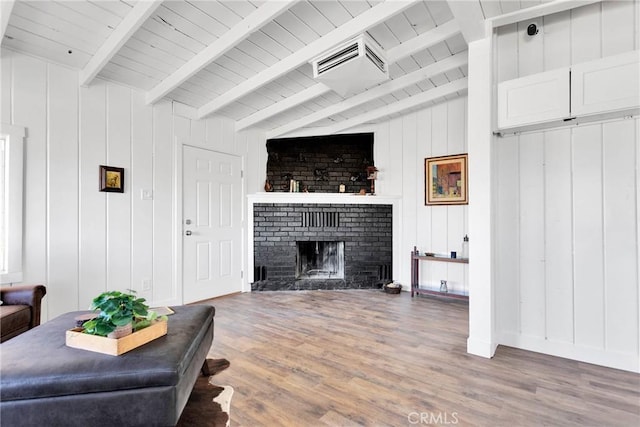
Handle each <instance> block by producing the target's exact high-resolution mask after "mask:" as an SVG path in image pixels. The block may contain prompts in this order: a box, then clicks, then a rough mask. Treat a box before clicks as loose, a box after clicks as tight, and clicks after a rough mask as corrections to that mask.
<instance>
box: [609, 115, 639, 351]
mask: <svg viewBox="0 0 640 427" xmlns="http://www.w3.org/2000/svg"><path fill="white" fill-rule="evenodd" d="M602 127H603V129H602V135H603V140H604V141H605V142H606V143H605V144H604V147H603V149H604V154H603V157H604V164H603V169H604V170H603V181H604V189H603V190H604V203H603V206H604V212H603V215H604V302H605V305H604V310H605V337H606V342H605V346H606V348H607V350H610V351H614V352H621V353H633V352H636V353H637V352H638V341H637V339H635V337H637V336H638V328H639V327H640V325H639V324H638V306H637V300H638V292H639V290H638V275H637V268H638V266H637V264H638V246H637V241H636V239H634V237H633V236H637V232H638V231H637V229H638V211H637V210H636V206H635V203H634V202H635V194H636V185H637V184H636V173H637V172H636V170H635V166H636V165H635V163H636V162H635V157H636V155H635V152H636V150H637V149H638V143H637V141H638V138H637V136H636V137H635V141H634V138H633V136H634V134H635V123H634V120H623V121H617V122H612V123H605V124H603V126H602Z"/></svg>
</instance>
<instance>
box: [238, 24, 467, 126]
mask: <svg viewBox="0 0 640 427" xmlns="http://www.w3.org/2000/svg"><path fill="white" fill-rule="evenodd" d="M459 32H460V27H459V26H458V23H457V22H456V21H455V20H451V21H449V22H446V23H444V24H442V25H440V26H438V27H436V28H434V29H432V30H429V31H427V32H424V33H422V34H420V35H419V36H417V37H414V38H412V39H410V40H407V41H405V42H404V43H401V44H399V45H398V46H396V47H393V48H391V49H389V50H387V52H386V55H385V56H386V59H387V65H391V64H393V63H394V62H398V61H399V60H401V59H403V58H406V57H408V56H411V55H413V54H415V53H417V52H420V51H422V50H425V49H428V48H429V47H431V46H435V45H436V44H438V43H441V42H443V41H445V40H447V39H450V38H451V37H453V36H455V35H456V34H458V33H459ZM328 92H331V89H330V88H329V87H328V86H326V85H325V84H323V83H318V84H315V85H313V86H311V87H309V88H307V89H305V90H304V91H302V92H298V93H296V94H295V95H293V96H290V97H288V98H286V99H284V100H282V101H279V102H277V103H275V104H273V105H271V106H269V107H267V108H264V109H262V110H260V111H257V112H255V113H253V114H251V115H250V116H247V117H245V118H244V119H241V120H238V121H237V122H236V131H240V130H242V129H246V128H248V127H250V126H253V125H255V124H256V123H259V122H261V121H263V120H266V119H268V118H269V117H273V116H275V115H277V114H280V113H282V112H284V111H286V110H288V109H290V108H293V107H295V106H298V105H300V104H303V103H305V102H307V101H310V100H311V99H313V98H316V97H318V96H322V95H324V94H326V93H328ZM323 111H324V110H323ZM314 121H317V120H314ZM311 123H312V122H311ZM291 130H293V129H291Z"/></svg>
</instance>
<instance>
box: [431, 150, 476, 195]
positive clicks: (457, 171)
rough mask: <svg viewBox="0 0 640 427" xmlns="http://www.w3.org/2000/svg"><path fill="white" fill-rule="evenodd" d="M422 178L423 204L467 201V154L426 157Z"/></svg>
mask: <svg viewBox="0 0 640 427" xmlns="http://www.w3.org/2000/svg"><path fill="white" fill-rule="evenodd" d="M424 179H425V205H466V204H468V203H469V197H468V182H467V154H457V155H453V156H441V157H429V158H426V159H425V160H424Z"/></svg>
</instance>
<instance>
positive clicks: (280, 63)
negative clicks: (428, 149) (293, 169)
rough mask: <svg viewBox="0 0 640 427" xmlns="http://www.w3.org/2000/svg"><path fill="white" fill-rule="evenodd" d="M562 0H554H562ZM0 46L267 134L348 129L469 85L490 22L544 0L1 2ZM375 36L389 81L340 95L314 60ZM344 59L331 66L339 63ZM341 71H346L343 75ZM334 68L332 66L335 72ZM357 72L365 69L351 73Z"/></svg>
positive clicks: (86, 79) (88, 79)
mask: <svg viewBox="0 0 640 427" xmlns="http://www.w3.org/2000/svg"><path fill="white" fill-rule="evenodd" d="M558 1H561V0H556V2H558ZM2 2H3V12H5V13H6V11H9V12H10V15H9V19H8V23H5V18H3V38H2V46H3V47H6V48H8V49H12V50H16V51H19V52H24V53H27V54H30V55H35V56H38V57H43V58H46V59H48V60H50V61H53V62H56V63H60V64H64V65H67V66H70V67H73V68H76V69H78V70H79V76H80V78H79V84H80V85H84V86H86V85H91V84H92V82H93V81H94V79H95V78H102V79H105V80H109V81H113V82H117V83H120V84H123V85H127V86H129V87H133V88H136V89H138V90H141V91H144V92H145V93H146V99H147V103H149V104H152V103H155V102H157V101H158V100H161V99H163V98H166V99H171V100H174V101H177V102H180V103H183V104H186V105H188V106H191V107H193V108H194V110H195V111H197V116H198V117H199V118H204V117H208V116H211V115H221V116H224V117H228V118H230V119H232V120H234V121H235V123H236V129H237V130H242V129H247V128H251V127H257V128H260V129H263V130H265V132H266V135H267V137H269V138H272V137H280V136H290V135H294V134H305V132H307V133H308V134H313V133H314V132H316V131H317V130H318V128H322V129H323V133H333V132H339V131H342V130H346V129H349V128H352V127H354V126H358V125H360V124H363V123H375V122H377V121H380V120H387V119H389V118H390V117H393V116H396V115H400V114H405V113H407V112H409V111H412V110H416V109H420V108H424V107H425V106H427V105H429V104H432V103H437V102H441V101H442V100H443V99H448V98H453V97H456V96H460V95H461V94H464V93H465V92H466V89H467V79H466V76H467V41H468V40H469V39H470V38H473V37H474V36H473V31H472V30H473V28H474V27H475V28H479V26H480V25H482V24H483V21H484V20H486V19H490V18H493V17H497V16H505V15H508V14H510V13H513V12H515V11H518V10H520V9H524V8H531V7H534V8H535V7H539V6H540V5H541V4H542V3H546V2H545V1H543V0H539V1H536V0H534V1H529V0H522V1H518V0H515V1H514V0H448V1H432V0H413V1H406V0H399V1H398V0H387V1H381V0H307V1H302V0H299V1H294V0H290V1H285V0H275V1H274V0H267V1H264V0H251V1H245V0H225V1H212V0H193V1H170V0H167V1H160V0H138V1H136V0H106V1H105V0H96V1H83V0H68V1H66V0H61V1H52V0H46V1H31V0H29V1H25V0H16V1H9V2H7V0H2ZM362 34H366V35H367V36H369V39H370V40H371V41H372V43H374V44H375V48H376V49H378V52H380V53H381V56H382V57H383V58H384V60H385V62H386V65H385V66H386V67H387V71H388V75H389V77H388V79H387V80H385V81H383V82H381V83H378V84H376V85H373V86H372V87H368V88H365V89H361V90H359V91H355V92H353V93H349V94H348V95H341V94H340V93H338V92H336V91H334V90H332V89H331V88H330V87H329V86H327V85H326V84H325V83H322V82H321V81H319V80H317V79H315V78H314V72H313V68H312V65H311V64H310V61H312V60H314V59H315V58H317V57H318V56H319V55H323V54H325V53H326V52H330V51H331V50H332V49H335V48H336V47H338V46H340V45H341V44H343V43H345V42H348V41H350V40H353V39H354V38H357V37H358V36H360V35H362ZM340 67H341V66H337V67H335V70H334V71H332V72H340ZM337 76H338V77H339V78H342V77H341V76H340V75H339V74H338V75H337ZM334 77H335V76H334ZM344 78H345V79H355V80H358V76H357V75H355V76H353V75H352V76H348V75H347V76H345V77H344Z"/></svg>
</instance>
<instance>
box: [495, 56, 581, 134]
mask: <svg viewBox="0 0 640 427" xmlns="http://www.w3.org/2000/svg"><path fill="white" fill-rule="evenodd" d="M567 117H569V68H560V69H557V70H552V71H547V72H544V73H539V74H534V75H531V76H527V77H521V78H519V79H513V80H508V81H506V82H502V83H500V84H498V128H500V129H505V128H512V127H515V126H522V125H530V124H535V123H541V122H549V121H554V120H561V119H565V118H567Z"/></svg>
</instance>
